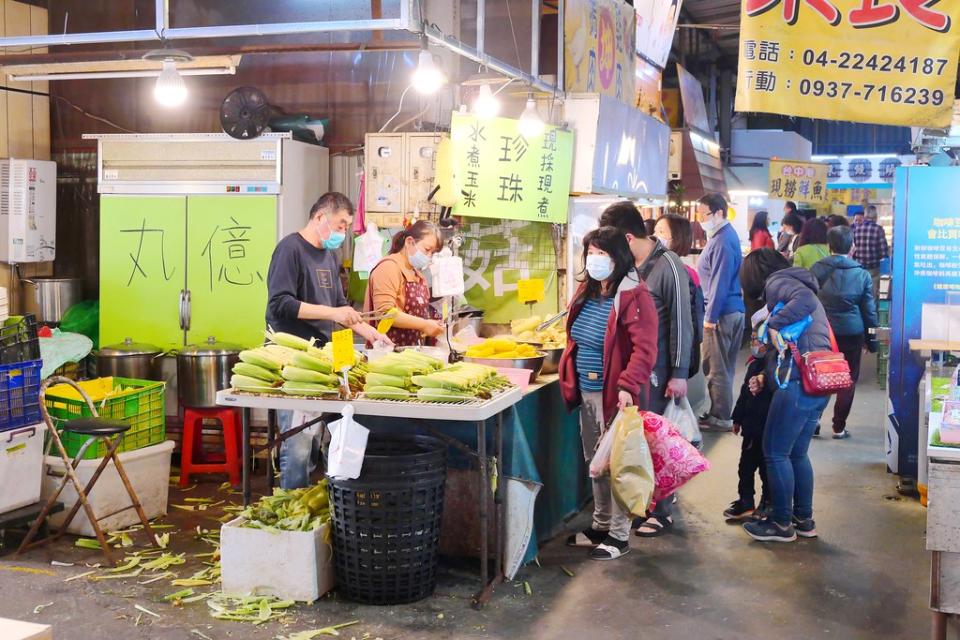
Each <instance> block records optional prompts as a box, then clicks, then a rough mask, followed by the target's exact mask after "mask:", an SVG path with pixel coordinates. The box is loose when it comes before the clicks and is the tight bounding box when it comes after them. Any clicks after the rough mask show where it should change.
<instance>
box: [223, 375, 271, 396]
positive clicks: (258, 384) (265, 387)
mask: <svg viewBox="0 0 960 640" xmlns="http://www.w3.org/2000/svg"><path fill="white" fill-rule="evenodd" d="M230 386H231V387H233V388H234V389H236V390H237V391H248V392H253V393H260V392H264V391H270V390H272V389H273V385H271V384H270V383H269V382H264V381H263V380H258V379H257V378H251V377H249V376H244V375H240V374H237V373H235V374H233V375H232V376H231V377H230Z"/></svg>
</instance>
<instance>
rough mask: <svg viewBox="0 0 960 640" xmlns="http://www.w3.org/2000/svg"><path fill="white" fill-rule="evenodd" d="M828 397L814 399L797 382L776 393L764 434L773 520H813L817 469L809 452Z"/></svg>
mask: <svg viewBox="0 0 960 640" xmlns="http://www.w3.org/2000/svg"><path fill="white" fill-rule="evenodd" d="M829 400H830V399H829V398H828V397H826V396H810V395H807V394H806V393H804V392H803V388H802V387H801V385H800V382H799V381H797V380H794V381H791V382H790V383H789V384H787V388H786V389H780V390H778V391H777V392H776V393H774V394H773V401H772V402H771V403H770V412H769V413H768V414H767V425H766V428H765V429H764V432H763V458H764V461H765V462H766V465H767V478H768V480H769V482H770V491H771V493H772V498H773V514H772V517H773V519H774V520H775V521H776V522H777V523H778V524H781V525H787V524H790V522H791V520H792V518H793V516H796V517H798V518H800V519H806V518H812V517H813V466H812V465H811V464H810V457H809V456H808V455H807V450H808V449H809V448H810V439H811V438H812V437H813V432H814V431H816V429H817V424H818V423H819V422H820V415H821V414H822V413H823V410H824V408H826V406H827V402H828V401H829Z"/></svg>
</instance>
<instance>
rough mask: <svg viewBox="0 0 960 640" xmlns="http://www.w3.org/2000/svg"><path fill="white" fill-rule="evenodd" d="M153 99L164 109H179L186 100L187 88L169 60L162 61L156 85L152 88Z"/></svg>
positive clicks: (174, 65) (172, 62)
mask: <svg viewBox="0 0 960 640" xmlns="http://www.w3.org/2000/svg"><path fill="white" fill-rule="evenodd" d="M153 97H154V98H156V100H157V102H159V103H160V104H162V105H163V106H165V107H179V106H180V105H182V104H183V103H184V102H185V101H186V99H187V86H186V85H185V84H184V83H183V78H182V77H181V76H180V72H178V71H177V64H176V63H175V62H174V61H173V60H171V59H169V58H167V59H166V60H164V61H163V68H162V70H161V71H160V75H159V76H157V84H156V85H154V87H153Z"/></svg>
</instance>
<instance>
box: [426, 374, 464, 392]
mask: <svg viewBox="0 0 960 640" xmlns="http://www.w3.org/2000/svg"><path fill="white" fill-rule="evenodd" d="M412 380H413V384H415V385H417V386H418V387H423V388H426V389H448V390H451V391H466V390H467V389H469V388H470V387H471V386H472V385H470V384H469V383H467V382H466V381H465V380H464V379H462V378H457V377H454V376H451V375H447V376H441V375H439V374H436V373H435V374H432V375H429V376H413V378H412Z"/></svg>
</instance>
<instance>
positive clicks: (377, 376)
mask: <svg viewBox="0 0 960 640" xmlns="http://www.w3.org/2000/svg"><path fill="white" fill-rule="evenodd" d="M411 382H412V381H411V379H410V378H402V377H400V376H391V375H387V374H386V373H368V374H367V378H366V384H367V385H369V386H373V387H397V388H398V389H405V388H407V387H409V386H410V384H411ZM420 386H423V385H420Z"/></svg>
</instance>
